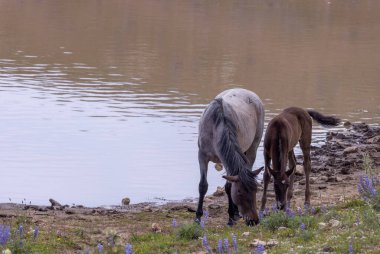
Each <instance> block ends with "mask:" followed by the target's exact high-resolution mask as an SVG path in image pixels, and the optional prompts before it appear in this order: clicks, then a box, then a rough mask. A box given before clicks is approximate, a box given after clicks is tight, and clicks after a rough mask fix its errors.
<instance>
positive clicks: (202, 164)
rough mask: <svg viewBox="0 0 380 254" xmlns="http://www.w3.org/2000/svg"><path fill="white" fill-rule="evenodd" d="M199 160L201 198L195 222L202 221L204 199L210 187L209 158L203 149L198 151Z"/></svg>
mask: <svg viewBox="0 0 380 254" xmlns="http://www.w3.org/2000/svg"><path fill="white" fill-rule="evenodd" d="M198 162H199V169H200V173H201V179H200V181H199V188H198V190H199V200H198V209H197V212H196V217H195V222H198V223H199V222H200V221H201V217H202V215H203V200H204V197H205V195H206V192H207V189H208V183H207V166H208V162H209V160H208V159H206V157H205V156H204V154H202V153H201V151H199V152H198Z"/></svg>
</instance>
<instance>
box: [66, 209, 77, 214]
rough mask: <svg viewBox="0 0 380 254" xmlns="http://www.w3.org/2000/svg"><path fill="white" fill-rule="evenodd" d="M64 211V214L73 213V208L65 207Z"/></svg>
mask: <svg viewBox="0 0 380 254" xmlns="http://www.w3.org/2000/svg"><path fill="white" fill-rule="evenodd" d="M65 213H66V214H75V210H74V209H66V210H65Z"/></svg>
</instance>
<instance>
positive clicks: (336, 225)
mask: <svg viewBox="0 0 380 254" xmlns="http://www.w3.org/2000/svg"><path fill="white" fill-rule="evenodd" d="M329 225H330V226H331V227H332V228H336V227H339V226H340V225H341V222H340V221H338V220H335V219H331V220H329Z"/></svg>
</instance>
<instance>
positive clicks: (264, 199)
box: [260, 151, 271, 211]
mask: <svg viewBox="0 0 380 254" xmlns="http://www.w3.org/2000/svg"><path fill="white" fill-rule="evenodd" d="M264 160H265V169H264V190H263V196H262V197H261V208H260V210H261V211H264V210H265V204H266V202H267V190H268V184H269V182H270V178H271V174H270V173H269V169H268V167H269V166H270V160H271V159H270V157H269V154H268V153H266V152H265V151H264Z"/></svg>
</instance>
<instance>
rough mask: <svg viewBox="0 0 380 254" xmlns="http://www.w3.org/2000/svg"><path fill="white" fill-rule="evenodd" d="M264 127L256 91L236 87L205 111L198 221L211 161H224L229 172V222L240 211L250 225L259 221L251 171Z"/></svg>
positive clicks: (230, 222) (254, 181) (254, 174)
mask: <svg viewBox="0 0 380 254" xmlns="http://www.w3.org/2000/svg"><path fill="white" fill-rule="evenodd" d="M263 129H264V108H263V105H262V102H261V100H260V98H259V97H258V96H257V95H256V94H255V93H253V92H251V91H248V90H245V89H242V88H235V89H230V90H226V91H224V92H222V93H220V94H219V95H217V96H216V97H215V99H214V100H213V101H212V102H211V103H210V104H209V105H208V106H207V108H206V109H205V110H204V112H203V114H202V116H201V119H200V123H199V137H198V147H199V151H198V160H199V167H200V173H201V179H200V182H199V201H198V209H197V212H196V219H195V221H196V222H200V220H201V216H202V215H203V199H204V196H205V194H206V192H207V188H208V183H207V166H208V163H209V161H212V162H214V163H222V164H223V166H224V167H225V169H226V171H227V176H223V177H224V178H225V179H227V180H228V181H227V183H226V185H225V190H226V193H227V195H228V214H229V220H228V225H233V224H235V223H236V222H235V221H236V220H237V218H238V216H239V211H240V214H241V215H242V216H243V218H245V220H246V223H247V225H253V222H255V223H256V224H257V223H258V220H259V219H258V215H257V210H256V191H257V182H256V176H257V175H258V174H259V173H260V171H261V170H262V168H260V169H258V170H256V171H252V170H251V169H252V166H253V163H254V162H255V159H256V150H257V147H258V146H259V143H260V140H261V137H262V135H263Z"/></svg>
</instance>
